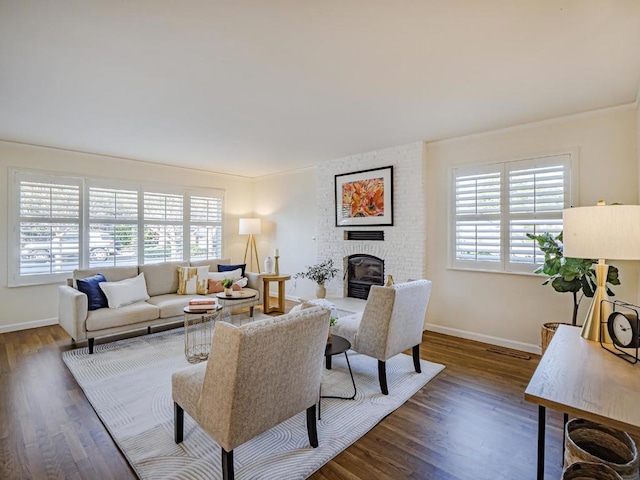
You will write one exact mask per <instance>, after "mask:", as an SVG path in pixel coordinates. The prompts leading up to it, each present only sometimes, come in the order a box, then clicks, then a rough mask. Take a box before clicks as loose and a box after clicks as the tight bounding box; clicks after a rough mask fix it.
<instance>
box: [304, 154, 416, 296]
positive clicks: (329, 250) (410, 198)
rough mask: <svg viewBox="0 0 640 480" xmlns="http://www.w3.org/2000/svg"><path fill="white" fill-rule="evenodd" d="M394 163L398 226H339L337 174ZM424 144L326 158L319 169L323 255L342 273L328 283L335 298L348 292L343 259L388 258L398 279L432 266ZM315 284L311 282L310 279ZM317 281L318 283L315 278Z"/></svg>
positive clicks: (386, 266) (320, 248)
mask: <svg viewBox="0 0 640 480" xmlns="http://www.w3.org/2000/svg"><path fill="white" fill-rule="evenodd" d="M389 165H391V166H393V226H382V227H369V228H363V227H346V228H345V227H336V212H335V185H334V178H335V175H340V174H344V173H350V172H356V171H360V170H369V169H372V168H381V167H386V166H389ZM424 173H425V169H424V143H423V142H416V143H410V144H408V145H400V146H397V147H392V148H385V149H383V150H377V151H373V152H366V153H360V154H357V155H351V156H349V157H344V158H338V159H335V160H331V161H329V162H324V163H322V164H320V166H319V167H318V194H317V195H318V196H317V199H318V232H319V236H318V239H319V244H318V257H319V260H324V259H327V258H331V259H333V261H334V264H335V266H336V267H337V268H338V270H339V271H338V275H337V276H336V278H335V279H334V280H332V281H331V282H329V284H328V285H327V291H328V293H329V294H330V295H332V296H337V297H342V296H343V293H344V281H343V276H344V270H343V260H344V258H345V257H348V256H350V255H354V254H367V255H373V256H376V257H378V258H381V259H383V260H384V269H385V275H392V276H393V278H394V280H395V281H396V282H404V281H407V279H409V278H423V277H424V274H425V270H426V249H425V248H426V242H427V240H426V239H427V238H428V236H429V235H428V232H427V229H426V228H425V226H426V216H425V212H426V203H427V199H426V196H425V178H424ZM345 230H382V231H383V232H384V241H355V240H345V239H344V232H345ZM309 282H310V281H309ZM310 283H312V282H310Z"/></svg>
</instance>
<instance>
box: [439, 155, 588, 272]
mask: <svg viewBox="0 0 640 480" xmlns="http://www.w3.org/2000/svg"><path fill="white" fill-rule="evenodd" d="M562 157H565V158H564V159H563V158H562ZM558 163H562V164H564V173H565V175H564V188H565V195H564V206H563V208H569V207H570V206H571V205H575V204H576V203H577V199H578V150H577V149H569V150H562V151H555V152H549V153H543V154H537V155H529V156H525V157H519V158H512V159H509V160H505V161H499V162H483V163H474V164H467V165H464V164H463V165H458V166H452V167H449V172H448V173H449V181H448V186H449V192H448V198H449V202H448V215H447V221H448V228H447V232H448V239H447V250H448V255H447V260H448V261H447V268H448V269H451V270H469V271H480V272H492V273H507V274H519V275H535V274H534V273H533V271H534V270H535V269H536V268H537V267H538V266H539V265H541V263H537V264H532V263H521V262H512V261H511V245H510V221H511V220H514V219H524V220H528V219H531V220H536V219H537V220H539V219H543V218H554V219H555V218H557V216H558V215H557V214H548V213H540V212H538V213H532V214H528V213H511V212H510V211H509V200H510V197H509V193H510V188H509V173H510V172H512V171H515V170H522V169H527V168H534V167H536V166H540V167H543V166H547V165H552V164H558ZM487 172H500V213H499V214H498V215H497V216H498V217H499V222H500V260H499V261H496V262H489V261H477V260H459V259H456V247H457V245H456V220H457V218H458V217H457V213H456V179H457V178H458V177H460V176H463V175H474V174H476V175H477V174H482V173H487ZM559 218H560V220H562V211H560V212H559Z"/></svg>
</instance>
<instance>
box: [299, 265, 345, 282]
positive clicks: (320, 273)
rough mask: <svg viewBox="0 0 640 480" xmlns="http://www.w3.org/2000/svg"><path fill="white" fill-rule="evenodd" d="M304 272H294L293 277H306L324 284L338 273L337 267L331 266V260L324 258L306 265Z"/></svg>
mask: <svg viewBox="0 0 640 480" xmlns="http://www.w3.org/2000/svg"><path fill="white" fill-rule="evenodd" d="M306 268H307V269H306V270H305V271H304V272H298V273H296V274H295V275H294V276H293V278H308V279H309V280H313V281H314V282H316V283H317V284H318V285H324V284H325V282H327V281H329V280H331V279H332V278H333V277H335V276H336V274H337V273H338V269H337V268H335V267H334V266H333V260H331V259H329V260H325V261H324V262H320V263H317V264H316V265H312V266H308V267H306Z"/></svg>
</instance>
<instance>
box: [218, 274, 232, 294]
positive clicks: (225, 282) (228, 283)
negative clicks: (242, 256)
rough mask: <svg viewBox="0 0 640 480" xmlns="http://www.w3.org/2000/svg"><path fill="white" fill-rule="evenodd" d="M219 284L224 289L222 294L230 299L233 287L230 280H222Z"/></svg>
mask: <svg viewBox="0 0 640 480" xmlns="http://www.w3.org/2000/svg"><path fill="white" fill-rule="evenodd" d="M220 284H221V285H222V288H224V292H223V293H224V294H225V295H226V296H227V297H230V296H231V295H232V293H233V290H232V287H233V280H232V279H230V278H225V279H224V280H222V282H220Z"/></svg>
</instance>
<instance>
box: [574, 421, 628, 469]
mask: <svg viewBox="0 0 640 480" xmlns="http://www.w3.org/2000/svg"><path fill="white" fill-rule="evenodd" d="M565 447H566V448H565V453H564V464H565V466H566V465H571V464H572V463H574V462H592V463H602V464H605V465H607V466H608V467H610V468H612V469H613V470H615V471H616V472H617V473H618V475H620V477H622V478H623V480H638V478H639V476H638V449H637V448H636V444H635V443H634V441H633V439H632V438H631V437H630V436H629V434H628V433H625V432H622V431H620V430H615V429H613V428H609V427H604V426H602V425H598V424H597V423H594V422H590V421H588V420H584V419H582V418H574V419H572V420H570V421H569V422H568V423H567V425H566V427H565ZM575 478H580V477H575ZM598 478H600V477H598Z"/></svg>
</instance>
